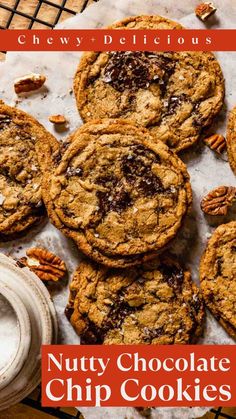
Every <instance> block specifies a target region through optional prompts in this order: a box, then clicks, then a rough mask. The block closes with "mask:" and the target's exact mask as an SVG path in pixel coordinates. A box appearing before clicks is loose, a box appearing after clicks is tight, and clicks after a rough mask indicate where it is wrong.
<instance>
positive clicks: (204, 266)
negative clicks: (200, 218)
mask: <svg viewBox="0 0 236 419" xmlns="http://www.w3.org/2000/svg"><path fill="white" fill-rule="evenodd" d="M200 280H201V289H202V293H203V297H204V300H205V302H206V304H207V306H208V307H209V309H210V310H211V312H212V313H213V314H214V316H215V317H216V319H217V320H218V321H219V322H220V323H221V324H222V326H223V327H224V328H225V329H226V331H227V332H228V333H229V334H230V335H231V336H232V337H233V338H236V305H235V301H236V222H235V221H232V222H230V223H228V224H222V225H220V226H219V227H218V228H217V229H216V230H215V232H214V233H213V235H212V237H211V238H210V240H209V241H208V244H207V247H206V250H205V252H204V254H203V256H202V259H201V264H200Z"/></svg>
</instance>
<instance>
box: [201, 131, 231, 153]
mask: <svg viewBox="0 0 236 419" xmlns="http://www.w3.org/2000/svg"><path fill="white" fill-rule="evenodd" d="M204 143H205V144H206V145H207V146H208V147H209V148H210V149H211V150H214V151H216V152H217V153H219V154H221V153H223V151H224V150H225V148H226V140H225V137H224V136H223V135H220V134H214V135H211V136H210V137H208V138H205V139H204Z"/></svg>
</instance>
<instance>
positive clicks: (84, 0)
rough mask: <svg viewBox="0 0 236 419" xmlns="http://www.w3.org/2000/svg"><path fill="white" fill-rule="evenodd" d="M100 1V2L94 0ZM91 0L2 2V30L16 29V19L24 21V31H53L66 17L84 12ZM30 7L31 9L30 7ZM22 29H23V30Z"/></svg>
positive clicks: (0, 11)
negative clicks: (38, 28)
mask: <svg viewBox="0 0 236 419" xmlns="http://www.w3.org/2000/svg"><path fill="white" fill-rule="evenodd" d="M93 1H98V0H93ZM88 3H91V0H78V1H71V0H38V1H25V0H5V1H1V2H0V13H1V14H2V16H3V19H2V18H1V23H0V29H11V28H13V27H14V28H16V26H15V25H16V24H14V20H15V19H16V17H17V18H18V21H19V18H21V19H22V21H24V29H32V28H36V27H40V28H42V29H43V28H45V29H46V28H48V29H50V28H51V29H53V28H54V26H55V25H56V24H57V23H58V22H59V21H60V20H61V19H62V18H65V16H66V17H67V18H68V17H70V16H73V15H75V14H76V13H78V12H83V10H84V9H85V8H86V6H87V5H88ZM28 6H29V7H28ZM21 29H22V28H21Z"/></svg>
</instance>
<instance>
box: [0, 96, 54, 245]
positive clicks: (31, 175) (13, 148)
mask: <svg viewBox="0 0 236 419" xmlns="http://www.w3.org/2000/svg"><path fill="white" fill-rule="evenodd" d="M39 142H40V145H41V147H42V149H44V150H45V152H46V150H47V149H51V148H52V149H54V150H56V149H57V141H56V140H55V139H54V137H53V136H52V135H51V134H49V132H47V131H46V130H45V129H44V127H43V126H42V125H40V124H39V122H38V121H36V120H35V119H34V118H32V117H31V116H30V115H28V114H26V113H25V112H23V111H21V110H19V109H16V108H11V107H10V106H7V105H5V104H4V103H3V102H2V101H0V240H8V239H11V238H13V237H14V236H15V234H17V233H21V232H23V231H24V230H25V229H27V228H28V227H30V226H31V225H32V224H34V223H35V222H37V221H38V220H40V218H41V217H42V215H43V203H42V200H41V177H42V176H41V172H40V169H39V161H38V157H37V153H36V151H37V148H38V143H39ZM43 154H44V153H42V157H43ZM47 155H49V153H47Z"/></svg>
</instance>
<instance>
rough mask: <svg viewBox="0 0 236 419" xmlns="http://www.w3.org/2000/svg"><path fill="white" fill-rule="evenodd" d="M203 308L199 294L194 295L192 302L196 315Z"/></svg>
mask: <svg viewBox="0 0 236 419" xmlns="http://www.w3.org/2000/svg"><path fill="white" fill-rule="evenodd" d="M201 306H202V303H201V301H200V298H199V296H198V295H197V294H194V296H193V302H192V308H193V309H194V310H195V314H198V312H199V310H200V308H201Z"/></svg>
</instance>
